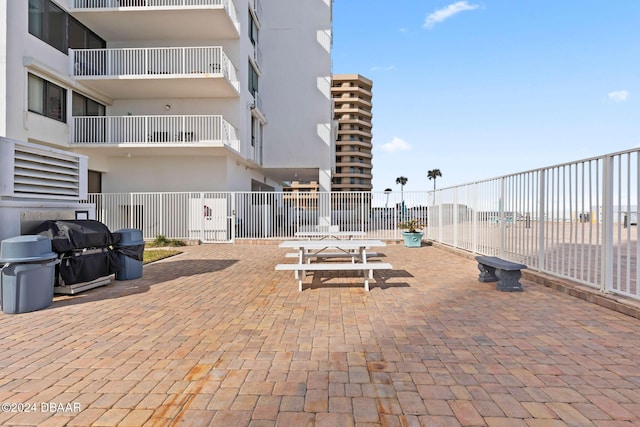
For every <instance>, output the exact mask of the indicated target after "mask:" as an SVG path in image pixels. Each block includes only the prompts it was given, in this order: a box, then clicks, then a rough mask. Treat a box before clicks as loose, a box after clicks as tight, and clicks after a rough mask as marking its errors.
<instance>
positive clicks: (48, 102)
mask: <svg viewBox="0 0 640 427" xmlns="http://www.w3.org/2000/svg"><path fill="white" fill-rule="evenodd" d="M28 98H29V100H28V104H29V106H28V108H29V111H31V112H33V113H36V114H41V115H43V116H46V117H49V118H52V119H55V120H59V121H61V122H66V118H67V112H66V105H67V91H66V90H65V89H64V88H61V87H60V86H58V85H55V84H53V83H51V82H49V81H47V80H44V79H42V78H40V77H38V76H34V75H33V74H29V88H28Z"/></svg>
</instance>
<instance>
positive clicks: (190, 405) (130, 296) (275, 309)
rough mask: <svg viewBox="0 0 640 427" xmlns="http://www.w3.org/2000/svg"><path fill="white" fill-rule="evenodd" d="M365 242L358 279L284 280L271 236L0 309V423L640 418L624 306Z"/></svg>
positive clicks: (639, 348) (636, 337)
mask: <svg viewBox="0 0 640 427" xmlns="http://www.w3.org/2000/svg"><path fill="white" fill-rule="evenodd" d="M380 252H383V253H384V254H385V255H386V257H385V258H384V260H385V261H386V262H390V263H391V264H393V266H394V270H393V271H392V272H389V273H388V274H383V275H382V276H381V275H379V274H377V275H376V283H375V284H372V289H371V291H370V292H368V293H367V292H366V291H364V289H363V286H362V279H361V278H358V277H354V275H352V274H349V273H346V274H343V275H342V277H339V278H331V279H328V280H327V278H322V279H321V278H318V277H316V278H315V280H314V281H313V283H311V278H308V279H307V281H306V284H305V290H304V291H303V292H298V290H297V284H296V282H295V280H294V279H293V274H292V273H291V272H276V271H274V266H275V264H277V263H281V262H292V261H285V258H284V254H285V251H284V250H283V249H279V248H278V247H277V246H276V245H203V246H194V247H187V248H185V252H184V253H183V254H182V255H180V256H178V257H174V258H170V259H168V260H164V261H161V262H158V263H154V264H151V265H148V266H145V268H144V276H143V278H141V279H137V280H129V281H119V282H115V281H114V282H112V284H111V285H109V286H107V287H103V288H98V289H93V290H90V291H87V292H84V293H81V294H79V295H76V296H72V297H62V296H60V297H56V298H55V301H54V303H53V305H52V306H51V307H50V308H48V309H45V310H40V311H37V312H33V313H24V314H15V315H8V314H0V343H1V345H2V351H1V353H0V402H3V405H2V412H1V413H0V424H2V425H15V426H22V425H38V426H63V425H68V426H90V425H93V426H115V425H119V426H140V425H145V426H169V425H186V426H203V425H220V426H273V425H277V426H287V427H288V426H307V425H318V426H352V425H357V426H373V425H385V426H429V427H431V426H509V427H511V426H516V427H518V426H531V427H538V426H540V427H542V426H545V427H546V426H554V427H555V426H631V425H640V364H639V361H640V320H638V319H637V318H633V317H630V316H625V315H623V314H620V313H618V312H615V311H611V310H608V309H606V308H603V307H600V306H598V305H595V304H592V303H589V302H586V301H584V300H581V299H577V298H574V297H572V296H569V295H567V294H565V293H562V292H559V291H557V290H554V289H551V288H548V287H545V286H543V285H539V284H535V283H532V282H529V281H525V280H523V281H522V283H523V287H524V292H521V293H502V292H498V291H496V290H495V284H490V283H479V282H478V281H477V276H478V270H477V268H476V265H475V263H474V262H473V261H472V260H469V259H466V258H464V257H460V256H456V255H454V254H452V253H450V252H449V251H446V250H443V249H440V248H438V247H422V248H417V249H409V248H405V247H404V246H402V245H390V246H388V247H386V248H384V250H382V251H380ZM321 281H322V282H323V283H321ZM18 403H22V405H18Z"/></svg>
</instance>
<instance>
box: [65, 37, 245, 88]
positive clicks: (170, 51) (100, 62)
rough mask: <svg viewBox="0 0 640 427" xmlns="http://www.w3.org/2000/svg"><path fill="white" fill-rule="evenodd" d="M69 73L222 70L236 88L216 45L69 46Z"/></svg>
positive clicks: (119, 74) (232, 69)
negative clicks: (76, 47)
mask: <svg viewBox="0 0 640 427" xmlns="http://www.w3.org/2000/svg"><path fill="white" fill-rule="evenodd" d="M69 60H70V61H71V71H70V74H71V75H73V76H76V77H80V78H82V77H85V78H99V77H103V78H115V77H122V76H132V77H133V76H150V77H153V76H156V77H158V76H162V77H167V75H194V74H195V75H198V74H200V75H212V74H222V75H224V76H225V77H226V78H227V79H229V80H230V81H231V82H232V84H233V85H234V86H236V88H238V76H237V71H236V69H235V67H234V66H233V64H232V63H231V61H230V60H229V58H228V57H227V55H226V54H225V53H224V51H223V50H222V47H220V46H210V47H158V48H119V49H81V50H74V49H69Z"/></svg>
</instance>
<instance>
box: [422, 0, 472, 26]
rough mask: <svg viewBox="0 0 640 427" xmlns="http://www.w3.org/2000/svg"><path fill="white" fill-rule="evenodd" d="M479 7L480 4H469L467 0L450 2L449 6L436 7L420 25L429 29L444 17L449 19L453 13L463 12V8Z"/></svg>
mask: <svg viewBox="0 0 640 427" xmlns="http://www.w3.org/2000/svg"><path fill="white" fill-rule="evenodd" d="M479 7H480V6H479V5H477V4H469V2H468V1H459V2H456V3H452V4H450V5H449V6H447V7H443V8H442V9H438V10H436V11H435V12H433V13H432V14H431V15H429V16H427V19H426V20H425V21H424V24H423V25H422V26H423V27H424V28H429V29H431V28H433V26H434V25H436V24H437V23H439V22H442V21H444V20H445V19H449V18H451V17H452V16H453V15H456V14H458V13H460V12H464V11H465V10H474V9H477V8H479Z"/></svg>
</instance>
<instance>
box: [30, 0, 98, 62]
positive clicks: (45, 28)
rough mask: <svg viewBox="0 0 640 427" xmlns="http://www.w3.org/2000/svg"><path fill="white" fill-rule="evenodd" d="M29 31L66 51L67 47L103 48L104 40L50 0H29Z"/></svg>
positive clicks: (61, 50)
mask: <svg viewBox="0 0 640 427" xmlns="http://www.w3.org/2000/svg"><path fill="white" fill-rule="evenodd" d="M29 33H30V34H32V35H34V36H36V37H37V38H39V39H40V40H42V41H44V42H45V43H48V44H49V45H51V46H53V47H55V48H56V49H58V50H59V51H60V52H63V53H65V54H66V53H67V51H68V49H69V48H73V49H91V48H98V49H101V48H104V47H106V45H107V44H106V42H105V41H104V40H103V39H102V38H100V37H99V36H98V35H97V34H95V33H94V32H93V31H91V30H89V29H88V28H87V27H85V26H84V25H82V24H81V23H80V22H78V21H77V20H76V19H75V18H73V17H71V16H69V15H68V14H67V13H66V12H65V11H64V10H62V9H61V8H60V7H59V6H57V5H56V4H55V3H53V2H52V1H51V0H29Z"/></svg>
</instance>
